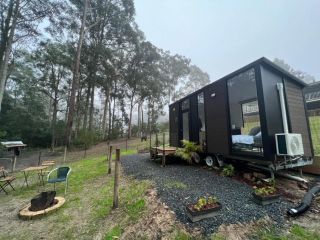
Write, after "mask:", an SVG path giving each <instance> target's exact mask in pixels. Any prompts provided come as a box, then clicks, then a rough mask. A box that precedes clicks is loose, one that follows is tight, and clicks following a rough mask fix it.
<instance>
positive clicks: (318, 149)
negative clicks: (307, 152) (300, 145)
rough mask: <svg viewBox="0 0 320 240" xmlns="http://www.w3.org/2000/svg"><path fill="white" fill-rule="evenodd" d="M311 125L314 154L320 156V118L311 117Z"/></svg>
mask: <svg viewBox="0 0 320 240" xmlns="http://www.w3.org/2000/svg"><path fill="white" fill-rule="evenodd" d="M309 125H310V131H311V137H312V144H313V148H314V154H315V155H320V116H310V117H309Z"/></svg>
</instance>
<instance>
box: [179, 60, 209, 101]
mask: <svg viewBox="0 0 320 240" xmlns="http://www.w3.org/2000/svg"><path fill="white" fill-rule="evenodd" d="M209 83H210V77H209V74H208V73H206V72H203V71H202V70H201V69H200V68H199V67H197V66H195V65H191V66H190V67H189V74H188V76H187V77H186V79H185V81H182V82H180V87H179V90H178V91H177V93H176V97H177V98H183V97H184V96H186V95H188V94H190V93H192V92H194V91H195V90H196V89H200V88H202V87H204V86H206V85H207V84H209Z"/></svg>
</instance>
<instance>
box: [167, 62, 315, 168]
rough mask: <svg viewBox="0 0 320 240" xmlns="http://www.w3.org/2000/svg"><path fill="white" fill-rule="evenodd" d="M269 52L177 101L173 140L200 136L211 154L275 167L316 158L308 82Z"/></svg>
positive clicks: (197, 139)
mask: <svg viewBox="0 0 320 240" xmlns="http://www.w3.org/2000/svg"><path fill="white" fill-rule="evenodd" d="M305 86H306V84H305V83H304V82H303V81H301V80H300V79H298V78H296V77H295V76H293V75H291V74H290V73H288V72H286V71H285V70H283V69H282V68H280V67H278V66H277V65H275V64H274V63H272V62H271V61H269V60H268V59H266V58H261V59H258V60H257V61H255V62H253V63H251V64H248V65H247V66H245V67H243V68H241V69H239V70H237V71H235V72H233V73H231V74H229V75H227V76H225V77H223V78H221V79H219V80H217V81H215V82H213V83H211V84H209V85H207V86H205V87H203V88H202V89H199V90H197V91H196V92H194V93H192V94H190V95H188V96H186V97H184V98H183V99H180V100H179V101H177V102H174V103H172V104H171V105H170V106H169V114H170V145H171V146H175V147H180V146H181V140H182V139H186V140H189V141H193V142H196V143H198V144H200V145H201V146H202V147H203V150H204V151H203V152H204V156H205V157H207V158H218V159H219V158H221V157H223V158H229V159H235V160H245V161H250V162H253V163H255V164H257V165H259V166H263V165H265V166H268V167H269V169H271V170H277V169H283V168H290V167H297V166H304V165H309V164H311V163H312V159H313V149H312V144H311V137H310V129H309V123H308V119H307V115H306V106H305V101H304V94H303V88H304V87H305Z"/></svg>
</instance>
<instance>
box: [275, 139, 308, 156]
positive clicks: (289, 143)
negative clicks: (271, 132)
mask: <svg viewBox="0 0 320 240" xmlns="http://www.w3.org/2000/svg"><path fill="white" fill-rule="evenodd" d="M275 136H276V146H277V155H284V156H299V155H303V154H304V150H303V144H302V137H301V134H298V133H278V134H276V135H275Z"/></svg>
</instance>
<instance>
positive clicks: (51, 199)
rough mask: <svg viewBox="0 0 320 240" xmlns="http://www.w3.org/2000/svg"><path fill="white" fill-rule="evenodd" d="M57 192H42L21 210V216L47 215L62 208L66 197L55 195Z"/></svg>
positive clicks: (29, 217) (25, 217) (24, 217)
mask: <svg viewBox="0 0 320 240" xmlns="http://www.w3.org/2000/svg"><path fill="white" fill-rule="evenodd" d="M55 195H56V192H55V191H50V192H42V193H40V194H39V195H37V196H35V197H34V198H32V199H31V203H30V204H28V205H27V206H26V207H24V208H23V209H21V210H20V211H19V214H18V215H19V217H20V218H22V219H34V218H37V217H40V216H43V215H46V214H48V213H50V212H52V211H54V210H56V209H58V208H60V207H61V206H62V205H63V204H64V202H65V199H64V198H63V197H55Z"/></svg>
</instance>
